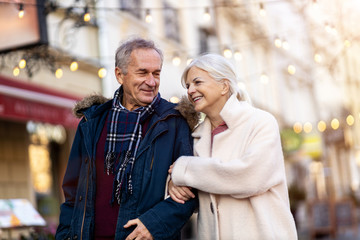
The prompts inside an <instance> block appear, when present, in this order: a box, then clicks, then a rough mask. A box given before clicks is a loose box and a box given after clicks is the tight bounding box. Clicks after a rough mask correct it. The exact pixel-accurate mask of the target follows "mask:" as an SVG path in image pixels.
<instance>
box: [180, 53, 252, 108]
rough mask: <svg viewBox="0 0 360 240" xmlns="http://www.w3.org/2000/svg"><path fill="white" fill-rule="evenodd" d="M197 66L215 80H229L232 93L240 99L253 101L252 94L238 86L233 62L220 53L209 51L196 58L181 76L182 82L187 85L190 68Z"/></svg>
mask: <svg viewBox="0 0 360 240" xmlns="http://www.w3.org/2000/svg"><path fill="white" fill-rule="evenodd" d="M192 67H197V68H199V69H201V70H204V71H205V72H207V73H208V74H209V75H210V77H212V78H213V79H214V80H215V81H219V82H221V81H223V80H227V81H229V85H230V92H231V94H236V97H237V98H238V99H239V101H247V102H249V103H251V99H250V96H249V95H248V93H247V92H246V91H245V90H242V89H240V88H239V87H238V85H237V83H238V76H237V73H236V71H235V68H234V66H233V64H231V62H229V61H228V60H227V59H226V58H224V57H223V56H221V55H219V54H212V53H208V54H205V55H202V56H200V57H198V58H196V59H194V60H193V61H192V62H191V63H190V64H189V65H188V66H187V67H186V68H185V69H184V72H183V74H182V76H181V83H182V85H183V86H184V87H185V85H186V84H185V82H186V78H187V75H188V73H189V71H190V68H192Z"/></svg>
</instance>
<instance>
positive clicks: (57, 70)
mask: <svg viewBox="0 0 360 240" xmlns="http://www.w3.org/2000/svg"><path fill="white" fill-rule="evenodd" d="M62 76H63V70H62V69H61V68H58V69H56V71H55V77H56V78H58V79H60V78H62Z"/></svg>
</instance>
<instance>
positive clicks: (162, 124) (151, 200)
mask: <svg viewBox="0 0 360 240" xmlns="http://www.w3.org/2000/svg"><path fill="white" fill-rule="evenodd" d="M110 108H111V101H107V102H106V103H104V104H97V105H92V106H91V107H88V108H85V109H83V110H80V111H78V112H77V113H78V114H82V115H83V118H82V120H81V121H80V123H79V125H78V128H77V131H76V135H75V139H74V142H73V145H72V149H71V152H70V157H69V162H68V166H67V170H66V173H65V176H64V181H63V191H64V195H65V202H64V203H63V204H62V205H61V207H60V209H61V213H60V222H59V226H58V229H57V232H56V239H57V240H62V239H93V230H94V202H95V192H96V170H95V156H96V153H95V151H96V144H97V141H98V139H99V137H100V133H101V131H102V128H103V126H104V123H105V120H106V116H107V114H108V112H109V110H110ZM192 154H193V151H192V138H191V133H190V129H189V127H188V125H187V123H186V120H185V119H184V118H183V117H182V116H181V115H180V113H179V112H178V111H177V110H175V109H174V104H172V103H169V102H167V101H165V100H164V99H161V101H160V103H159V106H158V107H157V108H156V109H155V112H154V114H153V115H152V117H151V119H150V122H149V127H148V130H147V133H146V135H145V137H144V138H143V140H142V141H141V143H140V146H139V149H138V151H137V154H136V160H135V165H134V169H133V173H132V174H133V194H132V195H131V196H129V197H128V198H127V199H122V202H121V205H120V209H119V214H118V221H117V226H116V239H125V238H126V236H128V235H129V234H130V233H131V232H132V230H133V228H131V229H125V228H123V226H124V225H125V224H126V223H127V221H129V220H131V219H135V218H139V219H140V221H141V222H142V223H143V224H144V225H145V226H146V228H147V229H148V230H149V231H150V233H151V234H152V236H153V237H154V239H179V237H180V230H181V228H182V227H183V225H184V224H185V223H186V222H187V221H188V219H189V218H190V216H191V215H192V213H193V211H194V210H195V209H196V208H197V206H198V199H197V198H196V199H193V200H190V201H187V202H186V203H185V204H179V203H176V202H174V201H173V200H172V199H171V198H167V199H164V196H165V185H166V178H167V175H168V169H169V167H170V165H171V164H172V163H173V162H174V161H175V160H176V159H177V158H178V157H179V156H182V155H188V156H189V155H192Z"/></svg>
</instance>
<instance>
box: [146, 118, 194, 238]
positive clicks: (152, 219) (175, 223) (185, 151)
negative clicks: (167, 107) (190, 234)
mask: <svg viewBox="0 0 360 240" xmlns="http://www.w3.org/2000/svg"><path fill="white" fill-rule="evenodd" d="M174 128H175V129H176V130H175V131H176V139H175V145H174V146H173V159H174V160H176V159H177V158H178V157H180V156H192V155H193V140H192V137H191V132H190V128H189V127H188V125H187V123H186V121H185V119H183V118H177V119H176V123H175V126H174ZM194 193H195V195H196V197H195V198H193V199H190V200H189V201H186V202H185V203H184V204H182V203H177V202H175V201H174V200H172V199H171V198H170V197H168V198H166V199H165V200H163V201H161V202H159V203H158V204H156V205H155V206H154V207H153V208H151V209H149V210H148V211H146V212H145V213H144V214H142V215H141V216H140V217H139V220H140V221H141V222H142V223H143V224H144V225H145V227H146V228H147V229H148V230H149V231H150V233H151V234H152V236H153V237H154V239H171V238H174V237H176V234H178V233H179V232H180V230H181V228H182V227H183V226H184V225H185V223H186V222H187V221H188V220H189V218H190V217H191V215H192V214H193V212H194V211H195V209H197V208H198V205H199V202H198V198H197V192H196V190H194Z"/></svg>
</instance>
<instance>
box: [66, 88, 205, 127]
mask: <svg viewBox="0 0 360 240" xmlns="http://www.w3.org/2000/svg"><path fill="white" fill-rule="evenodd" d="M109 100H110V99H108V98H106V97H104V96H102V95H100V94H92V95H89V96H86V97H85V98H83V99H82V100H80V101H78V102H77V103H76V104H75V106H74V108H73V114H74V115H75V116H76V117H77V118H82V117H83V116H84V113H83V111H84V110H85V109H87V108H89V107H91V106H93V105H100V104H104V103H106V102H107V101H109ZM175 109H176V110H178V111H179V112H180V114H181V115H182V116H183V117H184V118H185V119H186V121H187V123H188V124H189V127H190V129H191V130H194V129H195V127H196V126H197V125H198V124H199V120H200V113H197V112H196V111H195V109H194V106H193V105H192V104H191V103H190V101H189V100H188V99H187V97H185V96H184V97H182V98H181V100H180V102H179V103H178V104H177V106H176V107H175Z"/></svg>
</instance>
